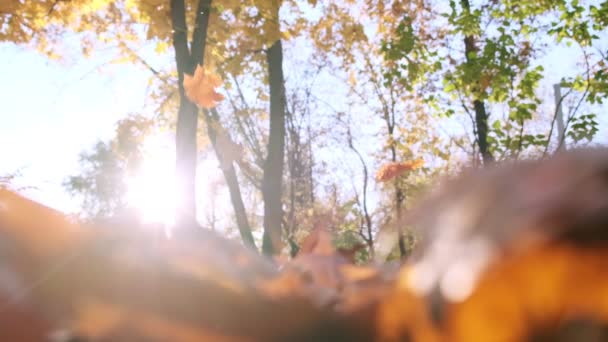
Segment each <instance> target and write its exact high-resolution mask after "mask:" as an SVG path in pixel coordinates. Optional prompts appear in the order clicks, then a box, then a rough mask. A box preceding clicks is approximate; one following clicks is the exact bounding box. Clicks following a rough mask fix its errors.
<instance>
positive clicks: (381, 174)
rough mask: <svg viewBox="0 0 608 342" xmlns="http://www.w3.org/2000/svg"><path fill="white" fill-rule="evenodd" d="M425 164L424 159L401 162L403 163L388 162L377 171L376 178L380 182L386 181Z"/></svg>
mask: <svg viewBox="0 0 608 342" xmlns="http://www.w3.org/2000/svg"><path fill="white" fill-rule="evenodd" d="M423 164H424V161H423V160H422V159H418V160H415V161H413V162H401V163H397V162H394V163H388V164H384V165H383V166H382V167H381V168H380V170H378V172H377V173H376V180H377V181H378V182H386V181H388V180H391V179H393V178H395V177H398V176H400V175H402V174H403V173H404V172H406V171H411V170H415V169H417V168H419V167H421V166H422V165H423Z"/></svg>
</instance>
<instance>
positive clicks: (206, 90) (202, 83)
mask: <svg viewBox="0 0 608 342" xmlns="http://www.w3.org/2000/svg"><path fill="white" fill-rule="evenodd" d="M221 85H222V80H221V79H220V78H219V76H217V75H215V74H213V73H212V72H211V71H209V70H206V69H204V68H203V67H201V66H200V65H197V66H196V70H194V75H189V74H184V90H185V91H186V97H187V98H188V99H189V100H190V101H192V102H193V103H195V104H197V105H198V106H199V107H202V108H208V109H209V108H213V107H215V106H217V104H218V102H220V101H222V100H223V99H224V96H223V95H222V94H220V93H218V92H216V91H215V88H217V87H219V86H221Z"/></svg>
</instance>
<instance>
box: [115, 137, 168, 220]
mask: <svg viewBox="0 0 608 342" xmlns="http://www.w3.org/2000/svg"><path fill="white" fill-rule="evenodd" d="M174 146H175V145H174V142H173V139H171V137H169V136H167V135H162V134H158V135H151V136H149V137H148V138H146V140H145V141H144V143H143V149H142V152H143V161H142V163H141V165H140V167H139V169H138V170H137V172H136V173H135V174H134V175H131V176H130V177H128V178H127V180H126V184H127V201H128V203H129V205H131V206H132V207H133V208H134V209H135V210H136V211H137V213H138V215H139V217H140V219H141V220H142V222H143V223H150V224H151V223H154V224H159V223H160V224H163V225H164V226H165V227H171V226H173V225H174V224H175V210H176V203H177V199H178V196H177V186H176V180H175V148H174Z"/></svg>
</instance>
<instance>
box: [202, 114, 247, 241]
mask: <svg viewBox="0 0 608 342" xmlns="http://www.w3.org/2000/svg"><path fill="white" fill-rule="evenodd" d="M203 113H204V115H205V121H206V124H207V134H208V135H209V140H211V144H212V145H213V149H214V150H215V155H216V156H217V158H218V160H219V161H220V165H221V169H222V173H223V174H224V179H225V180H226V184H227V185H228V191H229V192H230V201H231V202H232V207H233V208H234V216H235V217H236V224H237V227H238V229H239V233H240V235H241V239H242V240H243V243H244V244H245V245H246V246H249V247H252V248H253V249H254V250H255V249H257V247H256V245H255V241H254V240H253V234H251V227H250V226H249V220H248V219H247V212H246V210H245V204H244V203H243V197H242V196H241V188H240V186H239V181H238V178H237V176H236V170H235V169H234V162H233V160H230V159H229V158H228V156H227V154H228V153H227V152H226V151H223V149H225V148H226V146H221V144H218V139H217V137H218V130H220V131H224V132H226V130H225V129H224V128H223V127H222V126H221V123H220V121H219V115H218V114H217V111H216V110H215V109H212V110H210V111H207V110H204V111H203Z"/></svg>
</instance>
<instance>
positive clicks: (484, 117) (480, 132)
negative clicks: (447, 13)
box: [461, 0, 494, 165]
mask: <svg viewBox="0 0 608 342" xmlns="http://www.w3.org/2000/svg"><path fill="white" fill-rule="evenodd" d="M461 4H462V8H463V10H464V11H465V12H467V13H470V12H471V5H470V3H469V0H461ZM477 51H478V49H477V46H476V44H475V37H474V36H466V37H465V38H464V52H465V56H466V59H467V63H469V64H472V63H475V58H472V56H471V53H477ZM477 76H478V77H477V79H478V80H479V79H481V75H477ZM473 106H474V107H475V125H476V131H477V145H478V146H479V152H480V153H481V156H482V158H483V164H484V165H490V164H491V163H492V162H494V156H493V155H492V153H491V152H490V149H489V146H488V114H487V112H486V106H485V102H484V101H483V100H481V99H479V98H476V99H474V100H473Z"/></svg>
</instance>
